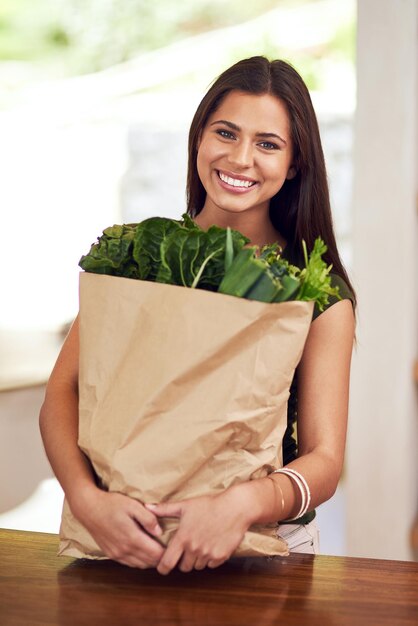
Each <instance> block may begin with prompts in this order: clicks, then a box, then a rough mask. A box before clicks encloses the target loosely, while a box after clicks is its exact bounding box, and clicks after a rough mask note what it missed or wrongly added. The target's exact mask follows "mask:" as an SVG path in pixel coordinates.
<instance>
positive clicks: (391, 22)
mask: <svg viewBox="0 0 418 626" xmlns="http://www.w3.org/2000/svg"><path fill="white" fill-rule="evenodd" d="M417 27H418V0H398V1H396V2H395V1H394V0H360V1H359V2H358V48H357V52H358V57H357V72H358V106H357V113H356V122H355V147H354V190H353V219H354V223H353V270H354V271H353V278H354V282H355V285H356V287H357V290H358V298H359V326H358V347H357V351H356V354H355V356H354V363H353V377H352V394H351V410H350V429H349V439H348V451H347V499H348V502H347V505H348V506H347V510H348V519H347V531H348V536H347V544H348V546H347V547H348V554H350V555H358V556H368V557H370V556H371V557H379V558H391V559H411V558H412V553H411V550H410V542H409V532H410V528H411V526H412V523H413V519H414V517H415V514H416V512H417V504H418V498H417V494H418V480H417V478H418V477H417V474H418V464H417V456H418V455H417V442H418V436H417V422H418V411H417V389H416V385H415V384H414V382H413V377H412V370H413V362H414V359H415V358H416V357H417V355H418V343H417V324H418V315H417V310H418V308H417V291H418V290H417V277H418V273H417V249H418V234H417V180H418V176H417V152H418V140H417V139H418V134H417V115H418V100H417V61H418V37H417Z"/></svg>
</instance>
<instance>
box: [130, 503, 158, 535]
mask: <svg viewBox="0 0 418 626" xmlns="http://www.w3.org/2000/svg"><path fill="white" fill-rule="evenodd" d="M132 509H133V510H132V516H133V517H134V519H136V521H137V522H139V523H140V524H141V526H142V527H143V528H145V530H146V531H147V532H149V533H150V535H154V537H160V536H161V535H162V534H163V531H162V528H161V526H160V525H159V523H158V519H157V517H156V515H155V514H154V513H153V512H151V511H149V510H148V509H146V508H145V507H144V506H142V505H141V504H139V502H135V501H132Z"/></svg>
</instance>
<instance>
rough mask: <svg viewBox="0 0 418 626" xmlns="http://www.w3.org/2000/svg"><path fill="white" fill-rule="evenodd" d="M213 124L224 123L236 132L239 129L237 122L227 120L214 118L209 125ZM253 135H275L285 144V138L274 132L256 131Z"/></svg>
mask: <svg viewBox="0 0 418 626" xmlns="http://www.w3.org/2000/svg"><path fill="white" fill-rule="evenodd" d="M214 124H225V126H228V128H231V129H232V130H236V131H238V132H239V131H240V130H241V128H240V127H239V126H237V124H234V123H233V122H228V120H216V121H215V122H211V124H210V126H213V125H214ZM255 136H256V137H264V138H268V137H275V138H276V139H279V141H281V142H282V143H284V145H287V142H286V141H285V139H283V137H280V135H277V134H276V133H256V134H255Z"/></svg>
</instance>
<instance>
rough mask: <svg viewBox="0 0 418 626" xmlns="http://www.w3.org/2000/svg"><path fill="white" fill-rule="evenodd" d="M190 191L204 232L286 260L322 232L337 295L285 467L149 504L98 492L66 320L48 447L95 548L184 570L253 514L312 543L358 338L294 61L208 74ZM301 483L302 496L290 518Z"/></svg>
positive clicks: (338, 448) (224, 544) (335, 469)
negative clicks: (272, 246)
mask: <svg viewBox="0 0 418 626" xmlns="http://www.w3.org/2000/svg"><path fill="white" fill-rule="evenodd" d="M187 191H188V212H189V214H190V215H191V216H192V217H193V219H194V220H195V222H196V223H197V224H198V225H199V226H200V227H201V228H204V229H206V228H208V227H209V226H211V225H212V224H217V225H218V226H221V227H226V226H231V227H232V228H235V229H237V230H239V231H241V232H242V233H243V234H244V235H246V236H247V237H248V238H249V239H250V241H251V243H252V244H257V245H260V246H261V245H263V244H266V243H273V242H276V241H277V242H279V243H280V245H281V246H282V248H283V254H284V256H285V257H286V258H288V259H289V261H291V262H292V263H295V264H301V262H302V249H301V242H302V239H304V240H305V241H306V243H307V247H308V249H311V248H312V246H313V242H314V240H315V239H316V237H318V236H321V237H322V238H323V239H324V241H325V242H326V244H327V246H328V252H327V254H326V255H325V259H326V261H327V262H328V263H332V264H333V272H334V274H333V278H334V282H335V283H337V284H338V285H339V286H340V293H341V295H342V299H341V300H339V301H337V300H335V299H333V300H332V301H331V302H330V306H329V307H328V308H327V310H326V311H325V312H323V313H321V314H319V311H315V313H314V316H313V321H312V324H311V328H310V331H309V335H308V339H307V342H306V345H305V348H304V352H303V356H302V359H301V361H300V364H299V366H298V368H297V372H296V375H295V378H294V381H293V383H292V386H291V393H290V399H289V409H288V428H287V431H286V434H285V436H284V440H283V459H284V465H285V467H286V469H288V470H291V471H290V472H289V473H287V474H284V473H277V474H273V475H270V476H269V477H268V478H262V479H257V480H253V481H250V482H246V483H242V484H239V485H234V486H233V487H230V488H229V489H227V490H225V491H224V492H223V493H221V494H218V495H216V496H203V497H198V498H192V499H189V500H185V501H181V502H175V503H164V504H158V503H157V504H156V505H146V506H143V505H142V504H141V503H140V502H137V501H135V500H133V499H131V498H129V497H127V496H123V495H121V494H118V493H108V492H105V491H102V490H101V489H99V488H98V487H97V486H96V483H95V479H94V474H93V472H92V469H91V466H90V464H89V462H88V461H87V459H86V458H85V456H84V455H83V454H82V452H81V451H80V449H79V448H78V446H77V433H78V411H77V409H78V393H77V380H78V320H76V321H75V323H74V325H73V327H72V329H71V331H70V333H69V335H68V337H67V339H66V341H65V343H64V346H63V348H62V351H61V354H60V356H59V358H58V360H57V363H56V366H55V368H54V370H53V372H52V375H51V378H50V381H49V383H48V386H47V392H46V397H45V402H44V405H43V407H42V410H41V415H40V426H41V432H42V436H43V440H44V444H45V449H46V452H47V454H48V457H49V460H50V462H51V465H52V467H53V469H54V471H55V474H56V476H57V478H58V480H59V481H60V483H61V485H62V487H63V489H64V491H65V493H66V496H67V499H68V502H69V504H70V507H71V509H72V512H73V513H74V515H75V516H76V517H77V518H78V519H79V520H80V522H81V523H82V524H84V526H85V527H86V528H87V529H88V530H89V532H90V533H91V535H92V536H93V537H94V539H95V540H96V542H97V543H98V545H99V546H100V547H101V548H102V550H103V551H104V553H105V554H106V555H107V556H109V557H110V558H112V559H115V560H117V561H120V562H121V563H125V564H126V565H130V566H132V567H139V568H145V567H157V569H158V571H159V572H160V573H162V574H167V573H168V572H169V571H171V570H172V569H173V568H174V567H175V566H176V565H178V566H179V568H180V569H181V570H182V571H191V570H192V569H203V568H204V567H217V566H219V565H220V564H221V563H223V562H224V561H225V560H227V559H228V558H229V557H230V556H231V554H232V553H233V552H234V550H235V548H236V547H237V546H238V545H239V543H240V542H241V539H242V537H243V535H244V533H245V532H246V530H247V529H248V528H249V527H250V526H251V525H252V524H255V523H268V522H275V521H276V522H278V529H277V532H278V535H280V536H282V537H283V538H284V539H286V540H287V541H288V543H289V548H290V549H291V550H293V551H303V552H316V551H317V550H318V540H317V529H316V526H315V520H314V517H315V507H316V506H318V505H319V504H321V503H322V502H325V501H326V500H327V499H329V498H330V497H331V496H332V495H333V493H334V492H335V489H336V487H337V484H338V480H339V477H340V474H341V470H342V465H343V458H344V448H345V437H346V424H347V412H348V388H349V371H350V361H351V352H352V346H353V338H354V313H353V305H355V296H354V291H353V289H352V287H351V285H350V282H349V279H348V277H347V274H346V272H345V270H344V268H343V266H342V263H341V261H340V258H339V255H338V251H337V247H336V243H335V236H334V233H333V227H332V219H331V211H330V204H329V194H328V188H327V180H326V171H325V164H324V157H323V153H322V148H321V142H320V137H319V131H318V125H317V121H316V117H315V113H314V111H313V107H312V103H311V100H310V97H309V93H308V90H307V88H306V86H305V84H304V83H303V81H302V79H301V77H300V76H299V74H298V73H297V72H296V71H295V70H294V69H293V68H292V67H291V66H290V65H288V64H287V63H285V62H283V61H272V62H269V61H268V60H267V59H266V58H264V57H253V58H251V59H246V60H243V61H240V62H239V63H237V64H235V65H234V66H232V67H231V68H229V69H228V70H226V71H225V72H224V73H223V74H222V75H221V76H220V77H219V78H218V79H217V80H216V81H215V83H214V84H213V85H212V87H211V88H210V89H209V91H208V93H207V94H206V96H205V97H204V98H203V100H202V102H201V103H200V105H199V107H198V109H197V112H196V114H195V117H194V119H193V122H192V125H191V129H190V136H189V169H188V184H187ZM295 424H296V427H297V442H298V443H297V445H296V441H295V439H294V437H293V430H294V425H295ZM292 472H293V473H292ZM295 473H296V474H295ZM295 476H296V478H295ZM298 477H299V478H298ZM304 485H306V486H307V489H308V490H309V493H310V506H309V509H308V511H307V512H306V513H305V514H304V515H303V517H301V518H299V519H295V517H296V518H297V515H298V512H299V511H300V510H301V508H303V506H302V507H301V504H302V505H303V498H304V495H303V494H304V493H305V495H306V494H307V489H306V488H305V491H304V488H303V486H304ZM165 516H170V517H178V518H179V527H178V530H177V532H176V534H175V536H174V537H173V539H172V540H171V542H170V544H169V545H168V547H167V548H163V547H162V546H161V545H160V544H159V543H158V536H159V535H160V534H161V529H160V526H159V523H158V519H159V517H165ZM289 520H290V521H289ZM286 522H287V523H286ZM154 538H155V539H154Z"/></svg>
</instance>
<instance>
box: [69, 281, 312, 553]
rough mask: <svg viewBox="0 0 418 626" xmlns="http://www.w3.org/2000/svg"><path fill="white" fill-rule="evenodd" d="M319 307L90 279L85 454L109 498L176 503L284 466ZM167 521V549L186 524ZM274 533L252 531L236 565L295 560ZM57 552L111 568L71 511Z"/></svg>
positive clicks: (85, 303)
mask: <svg viewBox="0 0 418 626" xmlns="http://www.w3.org/2000/svg"><path fill="white" fill-rule="evenodd" d="M312 309H313V304H312V303H311V302H296V301H292V302H285V303H272V304H271V303H268V304H266V303H262V302H256V301H250V300H245V299H242V298H236V297H234V296H227V295H223V294H219V293H213V292H209V291H205V290H198V289H191V288H187V287H178V286H175V285H165V284H160V283H153V282H147V281H139V280H132V279H127V278H119V277H114V276H106V275H97V274H92V273H81V274H80V372H79V397H80V399H79V446H80V448H81V449H82V450H83V452H84V453H85V454H86V455H87V456H88V458H89V459H90V461H91V463H92V465H93V468H94V470H95V472H96V474H97V476H98V480H99V482H100V484H101V485H102V486H103V488H104V489H107V490H110V491H117V492H120V493H123V494H126V495H128V496H131V497H132V498H136V499H138V500H139V501H140V502H143V503H145V502H147V503H150V502H162V501H167V500H168V501H175V500H182V499H185V498H191V497H194V496H200V495H207V494H216V493H219V492H221V491H223V490H224V489H227V488H228V487H230V486H231V485H233V484H235V483H240V482H243V481H248V480H252V479H255V478H261V477H264V476H267V475H268V474H269V473H270V472H271V471H272V470H273V469H276V468H278V467H281V466H282V452H281V444H282V439H283V435H284V432H285V429H286V425H287V400H288V396H289V387H290V383H291V381H292V378H293V374H294V371H295V368H296V366H297V364H298V362H299V360H300V357H301V355H302V350H303V346H304V343H305V340H306V337H307V333H308V330H309V326H310V322H311V318H312ZM160 521H161V525H162V528H163V530H164V534H163V536H162V537H161V541H162V542H163V543H164V545H167V543H168V542H169V540H170V537H171V536H172V534H173V533H174V532H175V530H176V528H177V525H178V520H173V519H168V518H166V519H161V520H160ZM276 528H277V525H276V524H268V525H263V526H260V525H255V526H252V527H251V528H250V529H249V530H248V532H247V533H246V534H245V536H244V539H243V541H242V543H241V544H240V546H239V547H238V549H237V550H236V552H235V553H234V555H235V556H260V555H264V556H266V555H269V556H272V555H285V554H288V549H287V545H286V543H285V542H284V541H283V540H282V539H279V538H278V537H277V536H276ZM59 554H61V555H67V556H73V557H83V558H85V557H87V558H106V557H105V555H104V554H103V552H102V551H101V549H100V548H99V546H98V545H97V544H96V543H95V541H94V540H93V538H92V537H91V535H90V534H89V533H88V531H87V530H86V529H85V528H84V527H83V526H82V525H81V524H80V523H79V522H78V520H77V519H76V518H75V517H74V516H73V515H72V513H71V510H70V508H69V505H68V502H67V501H65V502H64V508H63V515H62V522H61V528H60V549H59Z"/></svg>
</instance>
